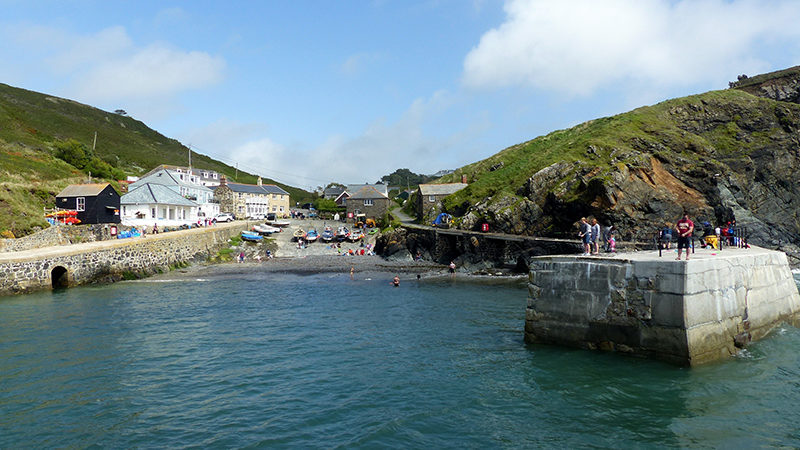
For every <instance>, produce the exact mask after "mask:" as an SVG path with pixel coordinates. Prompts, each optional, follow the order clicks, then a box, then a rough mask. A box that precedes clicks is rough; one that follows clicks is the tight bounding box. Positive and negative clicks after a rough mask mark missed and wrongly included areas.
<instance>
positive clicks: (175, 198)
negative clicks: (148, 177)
mask: <svg viewBox="0 0 800 450" xmlns="http://www.w3.org/2000/svg"><path fill="white" fill-rule="evenodd" d="M119 203H120V204H121V205H135V204H142V203H144V204H150V205H152V204H159V205H173V206H197V203H195V202H193V201H191V200H189V199H187V198H183V197H181V196H180V195H179V194H178V193H177V192H175V191H173V190H172V189H170V188H168V187H166V186H164V185H163V184H156V183H145V184H142V185H140V186H138V187H137V188H135V189H133V190H132V191H130V192H128V193H127V194H125V195H123V196H122V197H121V198H120V199H119Z"/></svg>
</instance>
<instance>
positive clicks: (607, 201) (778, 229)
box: [445, 70, 800, 265]
mask: <svg viewBox="0 0 800 450" xmlns="http://www.w3.org/2000/svg"><path fill="white" fill-rule="evenodd" d="M787 72H788V73H787ZM762 77H763V78H762V79H760V80H759V79H758V78H757V77H753V78H752V79H747V80H742V81H747V83H746V84H745V83H743V82H742V81H740V82H739V83H736V84H741V85H743V86H739V85H737V86H735V87H736V89H728V90H725V91H714V92H709V93H706V94H701V95H695V96H691V97H685V98H680V99H675V100H669V101H666V102H663V103H660V104H657V105H654V106H650V107H644V108H639V109H636V110H634V111H631V112H628V113H624V114H620V115H618V116H614V117H609V118H603V119H598V120H595V121H591V122H588V123H585V124H582V125H579V126H577V127H575V128H572V129H569V130H562V131H557V132H554V133H551V134H549V135H547V136H543V137H540V138H537V139H534V140H532V141H529V142H526V143H523V144H520V145H517V146H514V147H511V148H509V149H506V150H503V151H502V152H500V153H498V154H497V155H494V156H493V157H491V158H488V159H486V160H484V161H480V162H478V163H475V164H472V165H469V166H466V167H463V168H461V169H459V170H457V171H456V172H455V173H454V174H453V175H452V176H451V177H452V178H453V179H458V178H460V177H461V176H462V174H465V175H467V177H468V179H469V181H470V186H469V187H468V188H466V189H464V190H462V191H461V192H459V193H456V194H454V195H452V196H450V197H448V198H447V199H446V201H445V206H446V208H447V209H448V211H449V212H451V213H453V214H455V215H456V216H459V217H460V219H459V220H458V221H457V222H458V226H459V227H461V228H465V229H477V228H478V227H479V226H480V225H481V224H482V223H485V222H488V223H489V224H490V227H491V228H492V229H493V230H497V231H502V232H507V233H516V234H527V235H538V236H573V235H574V232H575V231H574V230H575V222H576V221H577V219H578V218H580V217H581V216H587V217H588V216H594V217H597V218H598V220H599V221H600V222H601V223H603V224H614V225H615V226H617V227H618V228H619V230H620V235H621V237H622V238H624V239H638V240H645V239H651V238H652V237H653V235H654V233H655V231H656V229H657V228H658V227H661V226H663V225H664V223H665V222H674V221H676V220H677V219H678V218H679V217H680V215H681V214H682V212H683V211H686V212H688V213H689V214H690V215H691V216H692V217H693V219H694V220H695V221H696V222H697V221H706V220H707V221H709V222H712V223H715V224H720V223H726V222H728V221H733V220H736V223H737V224H738V226H739V227H746V228H747V230H748V232H749V235H750V236H751V241H752V242H754V243H756V244H758V245H761V246H765V247H769V248H774V249H780V250H783V251H786V252H787V253H788V254H789V256H790V258H791V259H793V263H794V264H795V265H797V264H798V263H800V208H799V207H800V182H799V181H798V176H797V174H798V172H799V171H800V105H798V104H797V103H794V102H796V101H797V100H798V99H799V98H800V97H799V96H798V93H799V92H800V70H788V71H783V72H782V74H781V76H780V77H768V76H762ZM751 92H752V93H751ZM754 94H756V95H754ZM445 181H452V180H450V179H449V178H446V179H445Z"/></svg>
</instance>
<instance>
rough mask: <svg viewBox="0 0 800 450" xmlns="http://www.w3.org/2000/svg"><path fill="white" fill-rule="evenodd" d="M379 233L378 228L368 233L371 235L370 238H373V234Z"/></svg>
mask: <svg viewBox="0 0 800 450" xmlns="http://www.w3.org/2000/svg"><path fill="white" fill-rule="evenodd" d="M377 232H378V229H377V228H372V229H371V230H369V232H368V233H367V234H369V235H370V236H372V235H373V234H375V233H377Z"/></svg>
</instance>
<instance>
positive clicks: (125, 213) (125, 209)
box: [122, 206, 128, 216]
mask: <svg viewBox="0 0 800 450" xmlns="http://www.w3.org/2000/svg"><path fill="white" fill-rule="evenodd" d="M127 214H128V208H127V207H126V206H123V207H122V215H123V216H125V215H127Z"/></svg>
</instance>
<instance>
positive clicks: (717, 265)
mask: <svg viewBox="0 0 800 450" xmlns="http://www.w3.org/2000/svg"><path fill="white" fill-rule="evenodd" d="M673 255H674V254H672V253H667V254H666V255H665V256H664V257H659V256H658V252H652V251H651V252H636V253H630V254H620V255H618V256H616V257H614V258H604V257H576V256H549V257H539V258H533V259H532V260H531V270H530V278H529V286H528V287H529V298H528V305H527V309H526V316H525V340H526V341H527V342H543V343H553V344H561V345H568V346H574V347H582V348H588V349H601V350H613V351H620V352H625V353H631V354H635V355H641V356H646V357H652V358H656V359H661V360H665V361H668V362H671V363H675V364H679V365H697V364H702V363H705V362H709V361H714V360H717V359H720V358H724V357H728V356H730V355H732V354H735V353H736V352H737V349H738V348H740V347H743V346H744V345H746V344H747V343H748V342H749V341H751V340H756V339H760V338H762V337H764V336H766V335H767V334H768V333H769V332H770V331H771V330H772V329H773V328H774V327H775V326H777V325H779V324H780V323H782V322H786V321H795V320H797V318H798V315H800V294H798V290H797V286H796V284H795V282H794V279H793V278H792V274H791V271H790V269H789V264H788V260H787V257H786V255H785V254H784V253H782V252H777V251H771V250H766V249H761V248H755V247H754V248H751V249H747V250H744V249H732V250H727V251H725V252H713V253H712V252H698V253H696V254H695V255H693V258H694V259H692V260H690V261H675V260H674V259H673Z"/></svg>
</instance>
